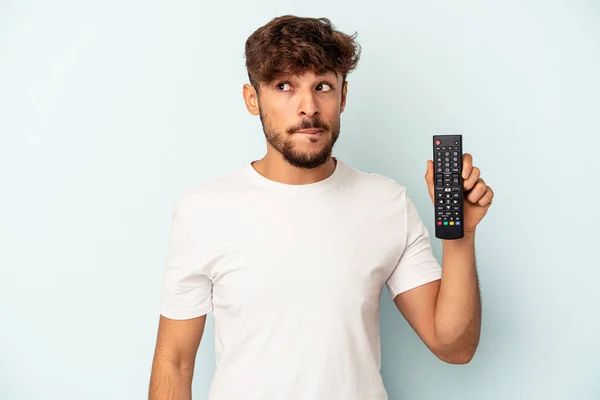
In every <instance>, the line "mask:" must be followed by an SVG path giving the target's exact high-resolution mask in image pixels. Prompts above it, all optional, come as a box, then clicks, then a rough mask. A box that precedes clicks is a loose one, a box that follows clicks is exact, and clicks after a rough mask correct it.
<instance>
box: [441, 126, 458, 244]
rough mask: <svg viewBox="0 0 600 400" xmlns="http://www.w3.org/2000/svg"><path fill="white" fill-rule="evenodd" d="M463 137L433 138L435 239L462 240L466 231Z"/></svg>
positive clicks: (444, 136)
mask: <svg viewBox="0 0 600 400" xmlns="http://www.w3.org/2000/svg"><path fill="white" fill-rule="evenodd" d="M462 156H463V151H462V135H434V136H433V174H434V175H433V184H434V196H435V197H434V198H435V237H437V238H438V239H447V240H452V239H461V238H462V237H464V228H463V195H464V194H463V193H464V188H463V178H462V163H463V157H462Z"/></svg>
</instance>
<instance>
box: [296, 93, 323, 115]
mask: <svg viewBox="0 0 600 400" xmlns="http://www.w3.org/2000/svg"><path fill="white" fill-rule="evenodd" d="M318 113H319V107H318V104H317V102H316V101H315V98H314V96H313V94H312V93H307V94H305V95H304V96H302V98H301V99H300V105H299V107H298V115H299V116H301V117H308V118H312V117H314V116H315V115H317V114H318Z"/></svg>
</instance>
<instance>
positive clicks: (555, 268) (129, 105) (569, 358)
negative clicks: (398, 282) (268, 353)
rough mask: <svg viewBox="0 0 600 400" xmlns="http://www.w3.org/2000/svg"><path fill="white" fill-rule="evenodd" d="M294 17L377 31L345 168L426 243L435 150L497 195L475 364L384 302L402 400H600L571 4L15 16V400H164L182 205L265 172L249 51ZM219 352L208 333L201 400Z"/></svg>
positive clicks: (137, 4)
mask: <svg viewBox="0 0 600 400" xmlns="http://www.w3.org/2000/svg"><path fill="white" fill-rule="evenodd" d="M282 14H296V15H299V16H310V17H328V18H330V19H331V20H332V22H333V23H334V24H335V25H336V27H337V28H339V29H341V30H343V31H345V32H347V33H354V32H358V37H357V40H358V41H359V43H360V44H361V46H362V49H363V52H362V59H361V62H360V64H359V66H358V69H357V70H356V71H355V72H354V73H353V74H351V75H350V76H349V77H348V81H349V92H348V105H347V108H346V111H345V112H344V114H343V115H342V131H341V136H340V139H339V141H338V144H337V146H336V148H335V155H336V156H337V157H340V158H341V159H343V160H345V161H346V162H347V163H349V164H351V165H352V166H354V167H356V168H358V169H361V170H363V171H367V172H377V173H381V174H384V175H387V176H389V177H392V178H394V179H396V180H398V181H399V182H401V183H402V184H403V185H405V186H406V187H407V190H408V193H409V195H410V196H411V198H412V199H413V200H414V202H415V204H416V205H417V208H418V210H419V212H420V214H421V216H422V218H423V220H424V221H425V223H426V225H427V227H428V228H429V229H430V231H431V230H432V229H433V207H432V205H431V201H430V199H429V195H428V193H427V189H426V186H425V181H424V179H423V176H424V174H425V169H426V161H427V159H429V158H431V147H430V145H431V136H432V135H434V134H445V133H460V134H462V135H463V136H464V149H465V151H466V152H469V153H471V154H473V157H474V162H475V165H477V166H479V167H480V168H481V171H482V177H483V178H484V179H485V180H486V182H487V183H488V184H489V185H491V186H492V188H493V189H494V191H495V200H494V205H493V206H492V208H491V209H490V211H489V213H488V215H487V217H486V218H485V219H484V221H483V222H482V224H481V226H480V228H479V231H478V233H477V239H476V247H477V248H476V251H477V262H478V266H479V267H478V268H479V276H480V279H481V288H482V300H483V318H484V320H483V331H482V337H481V344H480V347H479V350H478V352H477V354H476V356H475V358H474V359H473V361H472V362H471V363H469V364H467V365H460V366H456V365H448V364H444V363H442V362H441V361H439V360H438V359H437V358H435V356H433V355H432V354H431V353H430V352H429V351H428V350H427V349H426V348H425V346H424V345H423V344H422V342H421V341H420V340H419V339H418V337H417V336H416V334H415V333H414V332H413V331H412V330H411V328H410V326H408V325H407V323H406V322H405V321H404V319H403V318H402V316H401V314H400V313H399V312H398V310H397V309H396V308H395V306H394V305H393V303H392V301H391V299H390V296H389V294H388V293H387V291H384V292H383V295H382V303H383V305H382V315H381V324H382V357H383V367H382V372H383V375H384V379H385V384H386V387H387V389H388V392H389V396H390V399H392V400H428V399H432V400H433V399H435V400H438V399H457V400H458V399H460V400H491V399H502V400H505V399H506V400H509V399H510V400H517V399H526V400H532V399H544V400H558V399H561V400H562V399H564V400H593V399H600V357H599V355H600V353H599V351H598V346H597V343H598V337H600V317H599V315H600V313H599V312H598V311H597V310H598V307H599V306H600V295H599V293H598V290H597V287H598V281H599V280H600V256H599V254H600V253H599V246H598V245H597V241H598V233H599V229H598V226H599V224H600V217H599V215H598V212H599V210H600V209H599V207H598V205H597V204H598V203H597V202H598V201H599V200H600V190H599V189H598V184H599V179H600V167H599V161H598V157H599V156H600V146H599V143H600V139H599V137H598V134H599V133H600V123H599V114H600V112H599V110H600V98H599V94H600V78H599V74H598V71H600V39H599V38H600V28H599V27H600V5H599V3H598V2H594V1H567V0H563V1H543V2H542V1H516V0H508V1H502V2H499V1H454V2H448V1H420V2H411V1H405V0H401V1H393V2H392V1H387V2H386V1H380V0H372V1H368V2H364V1H360V2H359V1H357V2H347V1H340V0H336V1H328V2H326V3H322V2H320V1H314V0H307V1H304V2H295V1H275V0H269V1H262V2H258V3H255V2H250V1H238V2H207V3H201V2H199V1H173V2H167V1H160V2H157V1H135V0H119V1H115V0H112V1H103V2H82V1H67V0H57V1H53V2H43V1H35V0H20V1H16V0H3V1H2V2H0V177H1V179H0V193H1V196H0V272H1V275H0V310H1V311H0V326H1V329H0V398H2V399H6V400H13V399H19V400H20V399H40V400H42V399H43V400H48V399H61V400H81V399H85V400H94V399H98V400H100V399H102V400H106V399H110V400H130V399H143V398H146V396H147V390H148V382H149V376H150V367H151V361H152V356H153V350H154V344H155V338H156V329H157V322H158V308H159V301H160V288H161V279H162V269H163V263H164V259H165V255H166V245H167V236H168V232H169V227H170V223H171V214H170V213H171V205H172V202H173V201H174V200H175V199H176V198H177V197H178V196H179V195H180V194H181V193H183V192H184V191H185V190H187V189H188V188H190V187H192V186H195V185H197V184H198V183H200V182H202V181H204V180H206V179H210V178H212V177H214V176H217V175H220V174H221V173H224V172H227V171H229V170H231V169H232V168H236V167H237V166H239V165H241V164H242V163H246V162H248V161H250V160H253V159H258V158H260V157H261V156H262V155H263V153H264V151H265V142H264V135H263V133H262V130H261V126H260V121H259V119H258V117H253V116H251V115H250V114H248V113H247V111H246V109H245V107H244V103H243V100H242V85H243V84H244V83H246V82H247V76H246V71H245V68H244V61H245V60H244V58H243V52H244V42H245V40H246V38H247V37H248V36H249V35H250V34H251V33H252V32H253V31H254V30H255V29H257V28H258V27H259V26H261V25H263V24H265V23H266V22H268V21H269V20H270V19H271V18H273V17H276V16H279V15H282ZM432 242H433V246H434V250H435V254H436V257H438V258H439V259H441V258H440V257H441V247H440V242H439V241H438V240H437V239H435V238H434V239H432ZM213 341H214V336H213V325H212V319H211V318H210V317H209V319H208V322H207V328H206V331H205V334H204V338H203V340H202V343H201V346H200V349H199V352H198V358H197V363H196V373H195V377H194V383H193V388H194V398H195V399H206V395H207V391H208V387H209V385H210V380H211V377H212V373H213V371H214V350H213V345H214V342H213Z"/></svg>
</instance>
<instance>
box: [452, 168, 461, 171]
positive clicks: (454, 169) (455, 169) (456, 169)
mask: <svg viewBox="0 0 600 400" xmlns="http://www.w3.org/2000/svg"><path fill="white" fill-rule="evenodd" d="M452 172H460V169H458V168H452Z"/></svg>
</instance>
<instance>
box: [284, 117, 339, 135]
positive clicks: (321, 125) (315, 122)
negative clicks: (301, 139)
mask: <svg viewBox="0 0 600 400" xmlns="http://www.w3.org/2000/svg"><path fill="white" fill-rule="evenodd" d="M303 129H323V130H329V125H327V124H326V123H325V122H323V121H321V120H320V119H318V118H314V119H311V120H302V121H301V122H300V123H299V124H298V125H295V126H293V127H291V128H288V133H294V132H296V131H301V130H303Z"/></svg>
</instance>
